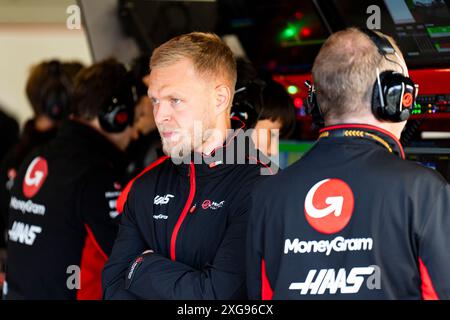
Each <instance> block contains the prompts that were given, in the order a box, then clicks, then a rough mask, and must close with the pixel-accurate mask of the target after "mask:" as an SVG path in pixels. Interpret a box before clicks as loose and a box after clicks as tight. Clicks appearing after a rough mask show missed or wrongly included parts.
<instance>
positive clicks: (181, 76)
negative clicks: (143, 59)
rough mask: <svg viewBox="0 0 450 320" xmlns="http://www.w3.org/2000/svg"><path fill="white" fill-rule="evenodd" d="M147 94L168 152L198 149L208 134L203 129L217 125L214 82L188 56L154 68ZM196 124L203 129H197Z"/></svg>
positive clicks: (177, 152)
mask: <svg viewBox="0 0 450 320" xmlns="http://www.w3.org/2000/svg"><path fill="white" fill-rule="evenodd" d="M148 95H149V97H150V99H151V100H152V103H153V114H154V116H155V122H156V126H157V128H158V131H159V133H160V135H161V140H162V143H163V150H164V152H165V153H166V154H167V155H170V156H172V157H177V156H180V150H185V151H189V152H190V151H191V150H193V149H197V148H198V147H200V146H201V145H202V143H203V141H204V140H205V139H206V138H207V137H203V132H204V131H205V130H208V129H212V128H214V127H215V113H214V108H213V106H214V83H213V82H212V81H208V80H206V79H205V78H204V77H202V76H200V75H199V74H198V73H197V72H196V71H195V69H194V65H193V63H192V62H191V60H189V59H187V58H185V59H182V60H180V61H178V62H174V63H173V64H171V65H169V66H164V67H156V68H153V70H152V71H151V73H150V77H149V89H148ZM194 125H195V126H196V127H197V128H198V126H201V127H202V130H199V129H196V130H195V133H194ZM194 134H195V136H194Z"/></svg>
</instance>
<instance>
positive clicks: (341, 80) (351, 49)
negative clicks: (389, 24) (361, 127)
mask: <svg viewBox="0 0 450 320" xmlns="http://www.w3.org/2000/svg"><path fill="white" fill-rule="evenodd" d="M384 36H385V35H384ZM386 37H387V36H386ZM388 38H389V40H390V41H391V44H392V45H393V46H394V48H395V49H396V51H397V52H398V54H399V55H400V56H401V52H400V50H399V49H398V47H397V45H396V44H395V42H394V40H393V39H392V38H390V37H388ZM391 59H392V60H394V61H397V60H398V58H397V57H395V56H394V57H391ZM377 68H378V69H379V71H380V72H383V71H385V70H395V71H397V72H402V69H401V67H400V66H399V65H398V64H395V63H393V62H390V61H388V60H387V59H385V58H383V56H382V55H381V54H380V53H379V52H378V48H377V47H376V45H375V44H374V43H373V42H372V41H371V40H370V38H369V37H368V36H367V35H366V34H364V33H363V32H361V31H360V30H358V29H356V28H348V29H346V30H343V31H339V32H336V33H334V34H333V35H331V36H330V37H329V38H328V39H327V41H326V42H325V43H324V44H323V46H322V48H321V49H320V51H319V54H318V55H317V57H316V59H315V61H314V65H313V69H312V75H313V79H314V84H315V86H316V89H317V101H318V103H319V106H320V110H321V112H322V114H323V116H324V117H325V119H326V120H327V119H330V118H333V119H342V118H344V117H346V116H349V115H351V116H355V115H356V116H358V115H363V114H367V113H368V112H371V111H370V108H371V98H372V90H373V86H374V83H375V81H376V70H377Z"/></svg>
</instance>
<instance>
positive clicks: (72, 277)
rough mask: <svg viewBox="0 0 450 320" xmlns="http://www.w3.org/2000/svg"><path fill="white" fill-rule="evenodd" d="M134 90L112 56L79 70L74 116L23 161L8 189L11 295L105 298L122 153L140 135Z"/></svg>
mask: <svg viewBox="0 0 450 320" xmlns="http://www.w3.org/2000/svg"><path fill="white" fill-rule="evenodd" d="M133 92H134V90H133V85H132V81H131V80H130V77H129V74H128V73H127V71H126V69H125V68H124V66H123V65H121V64H119V63H118V62H116V61H114V60H106V61H103V62H100V63H97V64H94V65H93V66H91V67H89V68H86V69H84V70H82V71H81V72H80V73H79V74H78V75H77V77H76V79H75V87H74V93H73V95H74V101H75V103H74V105H73V108H72V115H71V120H69V121H67V122H66V123H64V124H63V125H62V127H61V129H60V130H59V131H58V134H57V136H56V137H55V138H54V139H53V140H52V141H50V142H49V143H48V144H46V145H44V146H42V147H40V148H39V149H37V150H36V151H35V152H32V153H31V154H30V155H29V156H28V157H27V158H26V159H25V161H24V162H23V164H22V165H21V167H20V169H19V170H18V174H17V177H16V178H15V180H14V186H13V188H12V190H11V201H10V211H9V227H8V237H9V245H8V260H7V269H6V283H5V286H4V295H5V297H6V298H7V299H100V298H101V282H100V280H101V271H102V269H103V265H104V263H105V262H106V260H107V258H108V256H109V254H110V252H111V248H112V245H113V242H114V239H115V236H116V232H117V222H116V217H117V215H118V214H117V211H116V209H115V205H116V199H117V197H118V195H119V194H120V191H121V188H122V185H123V183H124V181H122V176H123V175H124V173H125V172H124V171H125V165H126V162H125V161H124V157H123V152H124V150H125V149H126V148H127V146H128V144H129V142H130V141H131V139H133V138H135V137H136V133H135V129H134V128H132V127H131V125H132V123H133V121H134V106H135V100H134V96H133Z"/></svg>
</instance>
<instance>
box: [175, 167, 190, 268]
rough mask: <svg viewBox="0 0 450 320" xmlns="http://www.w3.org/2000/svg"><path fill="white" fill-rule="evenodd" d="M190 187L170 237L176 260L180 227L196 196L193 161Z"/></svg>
mask: <svg viewBox="0 0 450 320" xmlns="http://www.w3.org/2000/svg"><path fill="white" fill-rule="evenodd" d="M189 187H190V188H189V196H188V199H187V202H186V204H185V205H184V208H183V211H182V212H181V215H180V216H179V217H178V221H177V223H176V224H175V228H174V229H173V232H172V237H171V239H170V259H172V260H173V261H175V258H176V255H175V247H176V244H177V236H178V231H180V227H181V225H182V224H183V221H184V219H185V218H186V216H187V214H188V212H189V209H191V205H192V202H193V201H194V196H195V166H194V164H193V163H192V162H191V163H190V164H189Z"/></svg>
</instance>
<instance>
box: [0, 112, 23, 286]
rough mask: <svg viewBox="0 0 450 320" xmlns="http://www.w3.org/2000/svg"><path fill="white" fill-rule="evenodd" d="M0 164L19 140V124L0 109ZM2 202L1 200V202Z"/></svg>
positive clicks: (0, 235) (0, 241)
mask: <svg viewBox="0 0 450 320" xmlns="http://www.w3.org/2000/svg"><path fill="white" fill-rule="evenodd" d="M0 137H2V140H1V142H0V163H1V160H2V159H3V157H4V156H5V155H6V154H7V152H8V150H9V149H10V148H11V147H12V146H13V145H14V144H15V143H16V142H17V140H18V139H19V124H18V123H17V121H16V120H15V119H14V118H12V117H10V116H9V115H7V114H6V113H4V112H3V111H2V108H1V107H0ZM2 201H3V200H2ZM5 229H6V226H5V220H4V219H3V217H0V290H1V288H2V287H3V281H4V275H5V274H4V272H5V262H6V235H5V232H4V231H5Z"/></svg>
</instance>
